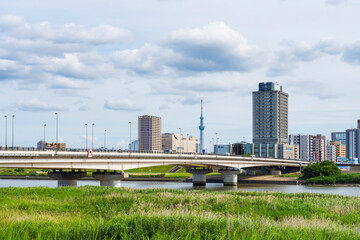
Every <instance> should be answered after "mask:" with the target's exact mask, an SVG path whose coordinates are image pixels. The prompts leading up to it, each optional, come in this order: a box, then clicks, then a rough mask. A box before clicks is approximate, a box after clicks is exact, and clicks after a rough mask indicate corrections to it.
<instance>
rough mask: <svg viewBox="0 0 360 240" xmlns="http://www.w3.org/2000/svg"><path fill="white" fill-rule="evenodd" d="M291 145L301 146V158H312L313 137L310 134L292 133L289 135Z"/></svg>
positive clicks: (306, 159) (304, 159)
mask: <svg viewBox="0 0 360 240" xmlns="http://www.w3.org/2000/svg"><path fill="white" fill-rule="evenodd" d="M289 143H290V145H294V146H299V159H300V160H303V161H310V160H311V159H312V151H311V149H312V144H313V142H312V138H311V136H310V135H301V134H296V135H294V134H291V135H290V136H289Z"/></svg>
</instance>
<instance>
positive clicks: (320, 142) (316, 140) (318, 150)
mask: <svg viewBox="0 0 360 240" xmlns="http://www.w3.org/2000/svg"><path fill="white" fill-rule="evenodd" d="M310 139H311V141H312V149H311V151H312V159H311V160H312V161H315V162H322V161H325V160H326V157H327V155H326V150H327V149H326V146H327V144H326V136H322V135H321V134H318V135H316V136H311V138H310Z"/></svg>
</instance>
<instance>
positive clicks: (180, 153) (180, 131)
mask: <svg viewBox="0 0 360 240" xmlns="http://www.w3.org/2000/svg"><path fill="white" fill-rule="evenodd" d="M179 130H180V154H181V141H182V135H181V128H179Z"/></svg>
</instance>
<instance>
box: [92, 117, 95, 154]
mask: <svg viewBox="0 0 360 240" xmlns="http://www.w3.org/2000/svg"><path fill="white" fill-rule="evenodd" d="M94 125H95V123H93V124H91V148H92V149H93V151H94Z"/></svg>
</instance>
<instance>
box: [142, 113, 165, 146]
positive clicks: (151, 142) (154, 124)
mask: <svg viewBox="0 0 360 240" xmlns="http://www.w3.org/2000/svg"><path fill="white" fill-rule="evenodd" d="M138 140H139V143H138V144H139V145H138V147H139V151H160V150H161V118H160V117H156V116H149V115H144V116H139V117H138Z"/></svg>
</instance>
